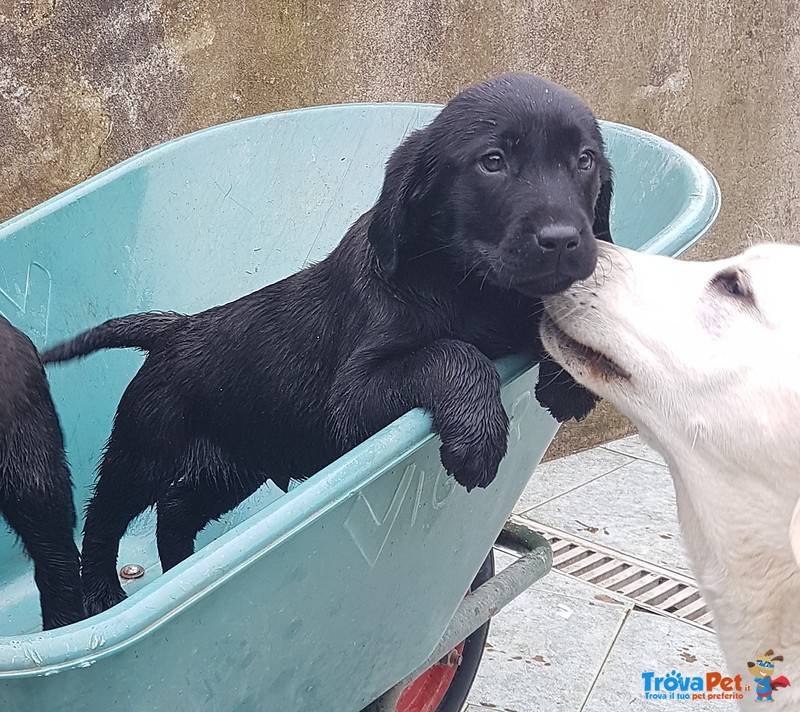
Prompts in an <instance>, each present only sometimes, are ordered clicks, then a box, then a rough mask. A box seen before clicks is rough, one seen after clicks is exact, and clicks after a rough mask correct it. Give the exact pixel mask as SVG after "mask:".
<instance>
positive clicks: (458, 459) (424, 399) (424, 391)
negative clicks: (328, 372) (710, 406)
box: [328, 339, 508, 491]
mask: <svg viewBox="0 0 800 712" xmlns="http://www.w3.org/2000/svg"><path fill="white" fill-rule="evenodd" d="M415 407H422V408H425V409H426V410H428V411H429V412H430V413H431V414H432V416H433V429H434V431H435V432H436V433H437V434H438V435H439V437H440V438H441V440H442V446H441V450H440V452H441V457H442V464H443V465H444V466H445V469H446V470H447V472H449V473H450V474H451V475H452V476H453V477H454V478H455V479H456V480H457V481H458V482H459V483H460V484H462V485H463V486H464V487H466V489H467V490H468V491H469V490H471V489H472V488H474V487H487V486H488V485H489V484H490V483H491V482H492V480H494V478H495V476H496V475H497V469H498V467H499V465H500V461H501V460H502V459H503V457H504V456H505V454H506V446H507V440H508V416H507V415H506V412H505V410H504V409H503V404H502V402H501V400H500V379H499V377H498V375H497V371H496V369H495V367H494V364H493V363H492V362H491V361H490V360H489V359H488V358H487V357H486V356H484V355H483V353H481V351H480V350H479V349H478V348H477V347H475V346H473V345H472V344H468V343H466V342H463V341H457V340H455V339H439V340H437V341H434V342H432V343H430V344H428V345H427V346H425V347H423V348H421V349H419V350H417V351H415V352H412V353H411V354H409V355H406V356H402V357H394V358H390V357H387V356H386V355H385V354H381V353H372V354H369V353H364V352H361V353H358V352H357V353H356V354H354V356H353V357H352V358H351V359H350V361H349V362H348V364H347V365H346V366H345V367H344V368H343V369H342V371H341V372H340V373H339V374H337V379H336V383H335V385H334V388H333V390H332V392H331V396H330V400H329V402H328V413H329V416H330V418H331V426H332V429H333V434H334V437H335V438H336V442H337V444H338V445H339V446H340V447H341V448H343V449H344V450H347V449H350V448H352V447H353V446H355V445H357V444H358V443H359V442H361V441H363V440H364V439H366V438H367V437H368V436H369V435H371V434H373V433H375V432H377V431H378V430H380V429H381V428H382V427H384V426H385V425H388V424H389V423H390V422H391V421H392V420H394V419H396V418H398V417H399V416H401V415H402V414H403V413H406V412H407V411H409V410H410V409H411V408H415Z"/></svg>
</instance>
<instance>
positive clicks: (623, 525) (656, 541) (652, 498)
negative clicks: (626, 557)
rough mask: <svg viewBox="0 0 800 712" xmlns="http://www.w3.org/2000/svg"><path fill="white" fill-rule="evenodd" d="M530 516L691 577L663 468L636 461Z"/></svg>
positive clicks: (533, 510)
mask: <svg viewBox="0 0 800 712" xmlns="http://www.w3.org/2000/svg"><path fill="white" fill-rule="evenodd" d="M524 516H525V517H526V518H529V519H531V520H533V521H534V522H541V523H542V524H546V525H549V526H551V527H555V528H558V529H562V530H564V531H567V532H572V533H574V534H576V535H578V536H581V537H583V538H584V539H588V540H590V541H593V542H597V543H599V544H603V545H605V546H608V547H611V548H612V549H615V550H617V551H622V552H625V553H628V554H631V555H633V556H636V557H638V558H641V559H644V560H646V561H650V562H653V563H656V564H658V565H660V566H664V567H666V568H668V569H671V570H673V571H679V572H681V573H686V574H690V573H691V572H690V570H689V566H688V562H687V560H686V557H685V555H684V552H683V548H682V544H681V539H680V530H679V527H678V521H677V510H676V505H675V490H674V488H673V485H672V479H671V477H670V475H669V471H668V470H667V468H666V467H665V466H663V465H656V464H654V463H652V462H647V461H644V460H634V461H632V462H630V463H628V464H627V465H623V466H622V467H621V468H619V469H618V470H615V471H614V472H613V473H612V474H609V475H605V476H603V477H599V478H597V479H594V480H592V481H591V482H589V483H588V484H585V485H583V486H581V487H579V488H578V489H575V490H572V491H571V492H567V493H566V494H564V495H561V496H560V497H557V498H556V499H553V500H550V501H549V502H546V503H544V504H542V505H540V506H538V507H535V508H533V509H530V510H528V511H526V512H525V513H524Z"/></svg>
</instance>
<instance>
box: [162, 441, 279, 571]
mask: <svg viewBox="0 0 800 712" xmlns="http://www.w3.org/2000/svg"><path fill="white" fill-rule="evenodd" d="M177 474H178V479H177V480H176V482H175V483H174V484H173V485H172V486H171V487H170V488H169V489H168V490H167V491H166V492H165V493H164V495H163V496H162V497H161V498H160V499H159V500H158V525H157V529H156V536H157V540H158V556H159V558H160V559H161V570H162V571H168V570H169V569H171V568H172V567H173V566H175V565H176V564H179V563H180V562H181V561H183V560H184V559H185V558H187V557H188V556H191V555H192V554H193V553H194V540H195V537H196V536H197V533H198V532H199V531H200V530H201V529H202V528H203V527H204V526H205V525H206V524H208V522H209V521H211V520H212V519H217V518H218V517H220V516H222V515H223V514H225V512H228V511H229V510H231V509H233V508H234V507H235V506H236V505H237V504H239V503H240V502H241V501H242V500H244V499H246V498H247V497H249V496H250V495H251V494H252V493H253V492H255V491H256V490H257V489H258V488H259V487H260V486H261V485H262V484H264V482H266V479H267V478H266V477H265V476H264V475H263V474H262V473H260V472H255V471H252V470H249V469H248V468H246V467H244V466H242V465H240V464H239V463H237V462H235V461H234V459H233V458H232V457H230V456H229V455H228V453H227V452H226V451H225V450H224V448H222V447H220V446H219V445H216V444H214V443H211V442H209V441H208V440H195V441H194V442H193V443H192V444H191V445H190V447H189V450H188V452H187V454H186V457H185V458H184V462H183V464H182V465H181V466H180V468H179V471H178V473H177Z"/></svg>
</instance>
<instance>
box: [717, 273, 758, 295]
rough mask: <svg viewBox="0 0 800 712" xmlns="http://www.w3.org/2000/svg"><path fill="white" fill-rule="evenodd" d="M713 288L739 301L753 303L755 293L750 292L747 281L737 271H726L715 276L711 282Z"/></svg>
mask: <svg viewBox="0 0 800 712" xmlns="http://www.w3.org/2000/svg"><path fill="white" fill-rule="evenodd" d="M711 286H712V287H714V288H715V289H717V290H718V291H721V292H724V293H725V294H730V295H731V296H732V297H736V298H737V299H742V300H744V301H748V302H752V301H753V293H752V292H751V291H750V287H749V285H748V283H747V280H746V279H744V277H743V275H742V274H740V273H739V272H738V271H737V270H726V271H724V272H720V273H719V274H717V275H715V276H714V278H713V279H712V280H711Z"/></svg>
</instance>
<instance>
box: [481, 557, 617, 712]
mask: <svg viewBox="0 0 800 712" xmlns="http://www.w3.org/2000/svg"><path fill="white" fill-rule="evenodd" d="M499 558H500V559H501V563H506V562H507V561H509V560H510V559H511V558H513V557H508V555H503V556H502V557H499ZM592 588H593V587H591V586H589V585H588V584H584V583H583V582H581V581H575V580H574V579H569V578H568V577H566V576H563V575H562V574H559V573H558V572H553V573H551V574H549V575H548V576H546V577H545V578H544V579H542V580H541V581H539V582H537V583H535V584H534V585H533V586H532V587H531V588H529V589H528V590H527V591H526V592H524V593H523V594H522V595H521V596H519V597H518V598H517V599H515V600H514V601H512V602H511V603H510V604H509V605H508V606H506V608H504V609H503V610H502V611H501V612H500V613H499V614H498V615H497V616H496V617H495V618H494V620H493V621H492V626H491V628H490V630H489V643H488V645H487V649H486V652H485V654H484V657H483V662H482V664H481V668H480V670H479V671H478V676H477V678H476V680H475V684H474V686H473V688H472V692H471V693H470V698H469V700H468V701H469V703H470V705H472V706H473V708H477V710H481V707H489V708H490V709H493V710H506V711H510V712H577V710H578V708H579V706H580V704H581V702H582V701H583V700H584V699H585V697H586V695H587V694H588V692H589V690H590V687H591V685H592V682H593V680H594V679H595V678H596V676H597V674H598V672H599V670H600V668H601V665H602V663H603V660H604V659H605V656H606V653H607V651H608V648H609V646H610V645H611V643H612V641H613V640H614V638H615V636H616V634H617V632H618V630H619V627H620V625H621V623H622V620H623V618H624V616H625V615H626V613H627V611H628V609H627V608H626V607H625V606H623V605H617V604H608V603H603V602H601V601H598V600H591V599H590V598H589V596H590V591H588V590H587V589H592ZM592 595H593V592H592ZM470 712H476V710H475V709H470Z"/></svg>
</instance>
